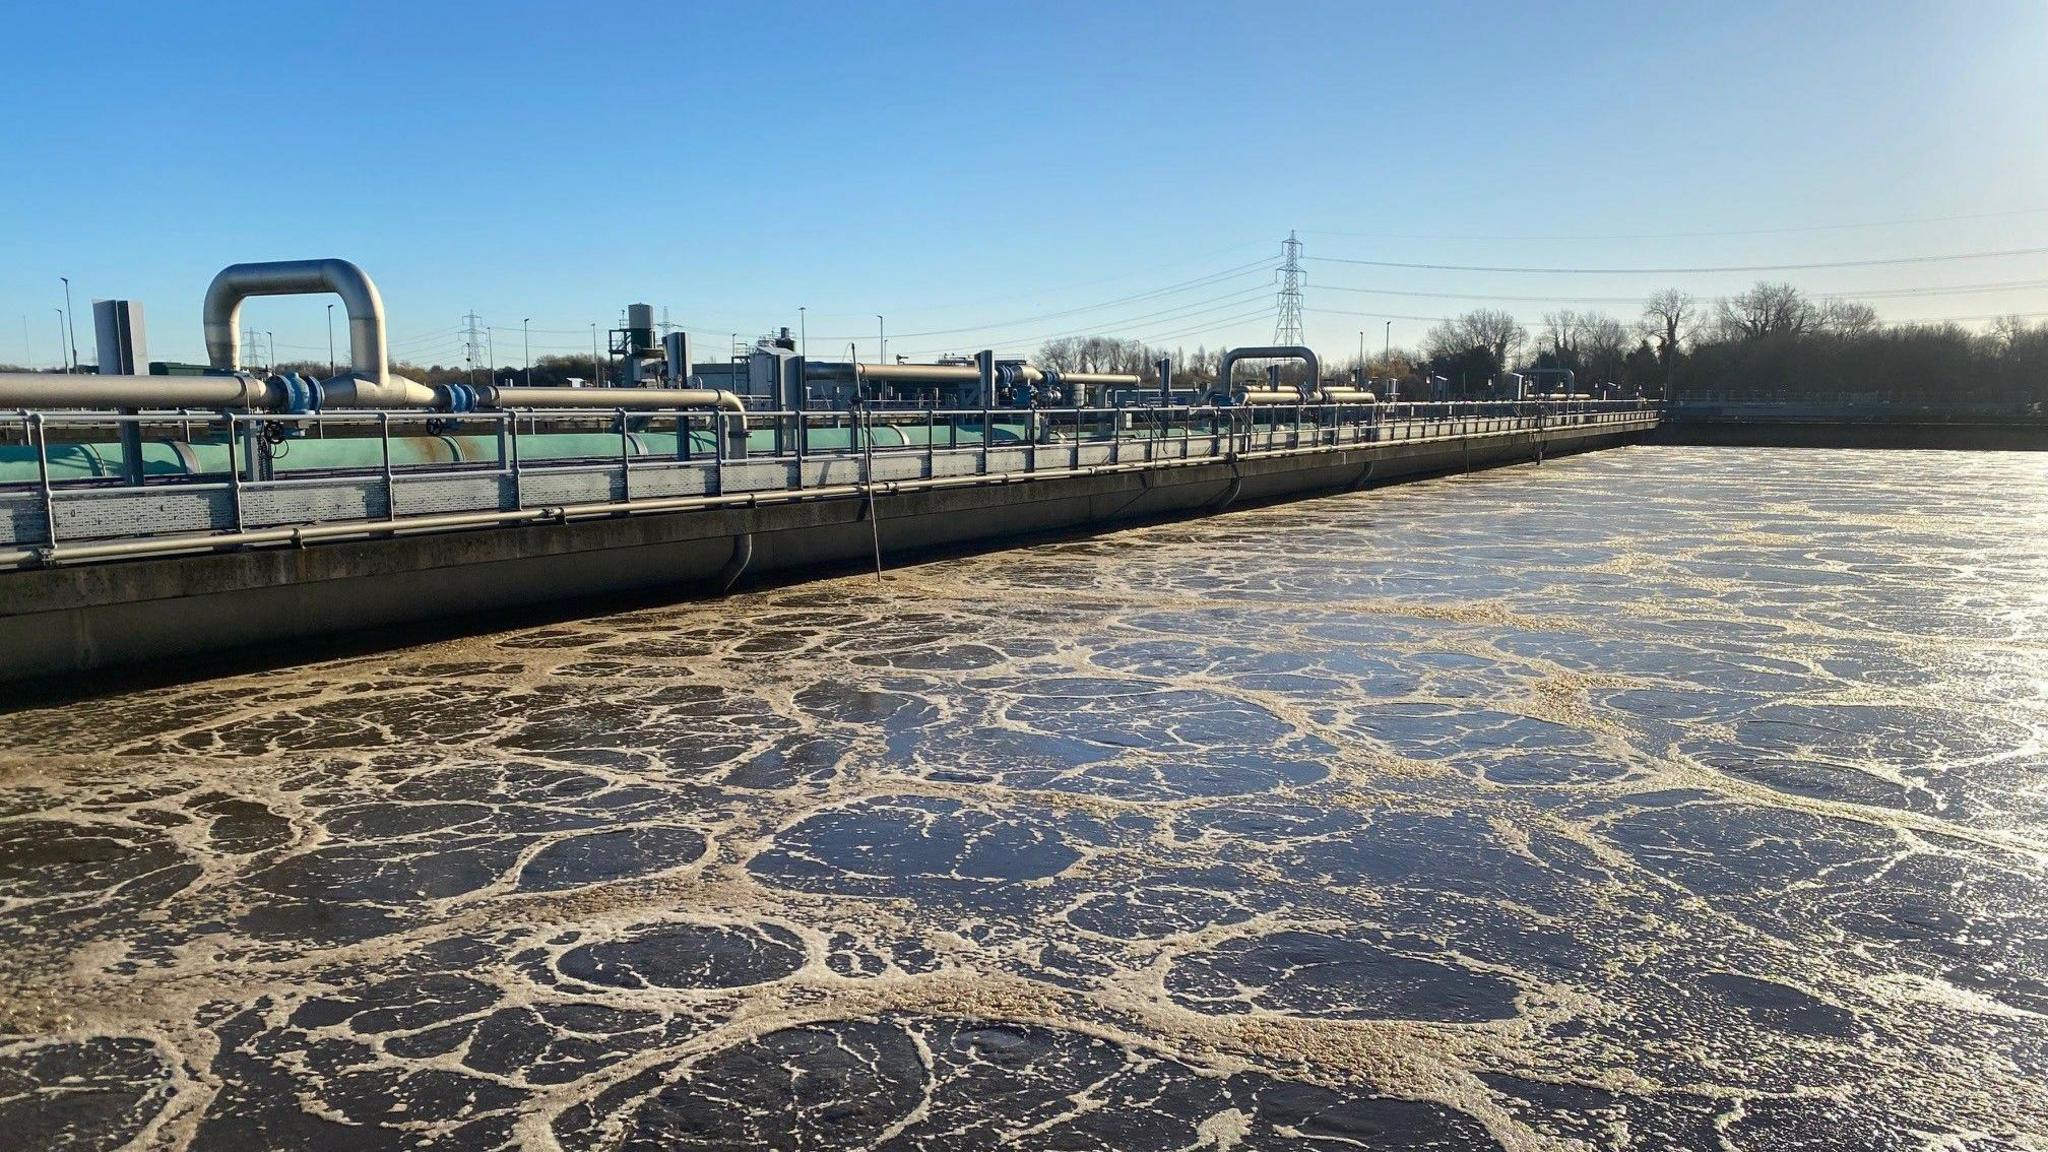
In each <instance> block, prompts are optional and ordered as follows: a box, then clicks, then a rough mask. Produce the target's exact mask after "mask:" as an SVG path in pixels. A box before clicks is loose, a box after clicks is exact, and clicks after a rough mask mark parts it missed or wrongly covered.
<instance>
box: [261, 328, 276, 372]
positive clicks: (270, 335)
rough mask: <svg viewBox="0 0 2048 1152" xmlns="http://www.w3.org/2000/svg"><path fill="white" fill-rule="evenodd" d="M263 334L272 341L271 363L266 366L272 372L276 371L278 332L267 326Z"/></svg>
mask: <svg viewBox="0 0 2048 1152" xmlns="http://www.w3.org/2000/svg"><path fill="white" fill-rule="evenodd" d="M263 336H264V338H265V339H267V340H269V341H270V363H269V364H267V365H265V367H267V368H269V369H270V370H271V371H272V372H275V371H277V333H275V332H272V331H271V330H270V329H268V328H265V329H264V330H263Z"/></svg>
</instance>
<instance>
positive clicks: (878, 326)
mask: <svg viewBox="0 0 2048 1152" xmlns="http://www.w3.org/2000/svg"><path fill="white" fill-rule="evenodd" d="M875 360H876V362H877V363H881V364H887V363H888V362H889V330H888V328H886V327H885V326H884V324H883V320H882V314H881V313H880V312H877V313H875Z"/></svg>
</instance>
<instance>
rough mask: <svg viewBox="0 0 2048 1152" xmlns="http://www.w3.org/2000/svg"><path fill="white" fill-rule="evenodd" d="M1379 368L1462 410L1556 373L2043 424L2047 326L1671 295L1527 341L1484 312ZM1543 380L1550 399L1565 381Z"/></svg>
mask: <svg viewBox="0 0 2048 1152" xmlns="http://www.w3.org/2000/svg"><path fill="white" fill-rule="evenodd" d="M1376 367H1380V366H1376ZM1384 367H1385V368H1387V369H1388V372H1387V374H1389V375H1392V374H1395V373H1396V372H1398V370H1399V369H1400V368H1403V367H1405V368H1407V373H1406V375H1407V377H1408V379H1409V382H1410V385H1413V386H1423V387H1429V386H1433V387H1434V390H1435V391H1436V392H1437V393H1449V394H1452V395H1460V396H1471V395H1498V394H1499V393H1500V391H1501V389H1502V383H1501V381H1502V380H1503V379H1504V373H1506V372H1508V371H1516V372H1522V373H1524V374H1528V373H1542V372H1543V370H1545V369H1551V370H1555V369H1564V370H1568V371H1570V372H1571V373H1572V374H1573V379H1574V383H1575V385H1576V387H1577V388H1578V389H1579V390H1580V391H1592V392H1609V393H1613V394H1619V395H1643V396H1653V397H1654V396H1662V395H1669V396H1671V397H1672V398H1674V399H1678V400H1685V399H1725V400H1752V401H1754V400H1783V401H1792V402H1801V401H1805V402H1816V403H1825V404H1837V405H1838V404H1866V405H1881V406H1890V407H1915V408H1928V409H1942V410H1952V411H1975V412H1983V413H2011V414H2031V415H2042V414H2044V411H2048V325H2044V324H2028V323H2027V322H2025V321H2024V320H2021V319H2019V318H2017V317H2013V318H2008V319H2004V320H2000V321H1998V322H1996V323H1994V324H1993V325H1991V326H1990V328H1989V329H1988V330H1987V331H1983V332H1975V331H1971V330H1970V329H1968V328H1965V327H1963V326H1961V325H1959V324H1954V323H1934V324H1885V323H1884V322H1882V321H1881V320H1879V319H1878V316H1877V313H1876V312H1875V311H1874V310H1873V309H1872V308H1871V307H1870V306H1869V305H1868V304H1862V303H1858V302H1856V301H1849V300H1837V299H1832V298H1822V299H1815V298H1813V297H1809V296H1807V295H1806V294H1805V293H1803V292H1801V291H1800V290H1799V289H1798V288H1796V287H1794V286H1793V285H1791V284H1785V283H1778V282H1770V281H1766V282H1762V283H1759V284H1757V285H1755V286H1754V287H1752V288H1750V289H1749V290H1748V291H1745V292H1739V293H1736V294H1735V295H1733V296H1729V297H1726V298H1723V299H1719V300H1712V301H1709V300H1702V299H1700V298H1698V297H1695V296H1693V295H1691V294H1690V293H1687V292H1683V291H1680V290H1678V289H1666V290H1664V291H1662V292H1658V293H1656V294H1654V295H1652V296H1651V297H1649V298H1648V299H1647V300H1645V301H1644V302H1643V307H1642V310H1641V312H1640V313H1639V314H1638V315H1637V316H1636V317H1635V318H1634V319H1633V320H1632V321H1624V320H1622V319H1619V318H1617V317H1613V316H1609V315H1604V314H1601V313H1591V312H1575V311H1557V312H1547V313H1545V314H1544V315H1543V317H1542V325H1541V327H1540V328H1538V329H1537V331H1536V332H1535V333H1534V334H1533V335H1532V334H1531V333H1530V332H1529V330H1528V329H1527V328H1525V327H1523V325H1522V324H1521V323H1520V322H1518V321H1517V320H1516V318H1515V317H1514V316H1512V315H1510V314H1509V313H1506V312H1502V311H1497V310H1492V309H1479V310H1476V311H1473V312H1468V313H1466V314H1464V315H1462V316H1458V317H1454V318H1452V319H1448V320H1445V321H1443V322H1441V323H1439V324H1437V325H1436V326H1435V327H1433V328H1431V329H1430V330H1429V333H1428V335H1427V336H1425V337H1424V340H1423V348H1422V352H1421V354H1420V356H1418V357H1415V358H1414V360H1413V362H1411V363H1409V364H1406V365H1387V366H1384ZM1423 373H1427V374H1428V376H1433V377H1435V378H1436V379H1435V380H1434V381H1432V380H1429V379H1427V378H1426V377H1424V376H1423ZM1376 374H1377V373H1376ZM1538 379H1539V380H1542V381H1544V382H1545V383H1544V385H1543V386H1544V387H1545V388H1546V389H1547V388H1549V387H1552V386H1554V383H1553V382H1555V381H1558V380H1560V379H1561V377H1560V376H1558V375H1554V374H1547V373H1544V374H1540V375H1539V376H1538Z"/></svg>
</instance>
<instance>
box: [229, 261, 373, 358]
mask: <svg viewBox="0 0 2048 1152" xmlns="http://www.w3.org/2000/svg"><path fill="white" fill-rule="evenodd" d="M321 292H332V293H334V294H335V295H337V296H339V297H341V302H342V307H343V308H344V309H346V310H347V312H348V345H349V368H350V370H351V371H352V372H353V373H354V374H355V375H357V376H362V377H366V378H368V379H369V380H370V381H371V382H372V383H374V384H377V385H379V386H380V387H381V386H383V385H386V384H389V383H390V374H391V368H390V356H389V349H388V347H387V343H386V338H385V329H384V298H383V296H382V295H380V294H379V293H378V291H377V285H376V282H375V281H373V280H371V279H370V275H369V273H367V272H365V271H363V270H362V268H360V267H358V266H357V265H356V264H355V263H353V262H351V261H348V260H341V259H337V258H333V257H329V258H326V259H321V260H272V261H263V262H258V263H250V264H230V265H228V266H227V267H225V268H223V269H221V270H220V271H219V272H218V273H216V274H215V275H214V277H213V282H212V283H211V284H208V285H207V287H206V303H205V306H204V316H203V319H204V322H205V327H206V358H207V360H208V362H209V363H211V364H212V365H213V366H214V367H215V368H230V369H239V368H240V367H241V360H242V333H241V316H242V302H243V301H244V300H246V299H248V298H249V297H251V296H301V295H312V294H316V293H321Z"/></svg>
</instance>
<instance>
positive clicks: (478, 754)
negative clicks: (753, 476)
mask: <svg viewBox="0 0 2048 1152" xmlns="http://www.w3.org/2000/svg"><path fill="white" fill-rule="evenodd" d="M883 514H884V515H885V516H886V515H887V505H886V503H885V504H884V507H883ZM998 1145H1000V1146H1009V1147H1018V1148H1036V1149H1093V1148H1126V1149H1158V1150H1167V1149H1195V1148H1213V1149H1219V1150H1224V1149H1255V1148H1278V1147H1287V1148H1310V1149H1314V1148H1328V1149H1358V1148H1366V1149H1407V1148H1445V1149H1449V1148H1468V1147H1481V1148H1483V1147H1495V1146H1498V1147H1502V1148H1507V1149H1571V1148H1632V1149H1657V1148H1666V1147H1672V1146H1678V1147H1688V1148H1732V1149H1742V1150H1755V1152H1762V1150H1766V1149H1789V1148H1858V1149H1860V1148H1877V1149H1893V1148H1897V1149H1910V1148H1927V1149H1950V1150H1961V1149H1982V1150H1990V1149H2019V1148H2034V1149H2039V1148H2048V457H2042V456H2031V455H2019V454H2013V455H1997V454H1967V453H1909V452H1895V453H1876V452H1869V453H1864V452H1808V451H1778V450H1770V451H1766V450H1740V449H1665V448H1655V449H1653V448H1636V449H1626V450H1617V451H1611V452H1606V453H1600V454H1595V455H1588V456H1580V457H1573V458H1569V459H1565V460H1553V461H1551V462H1549V463H1547V464H1544V465H1542V466H1540V467H1521V468H1513V469H1506V470H1501V471H1496V472H1490V473H1485V474H1481V475H1475V476H1471V477H1461V478H1453V479H1445V480H1438V481H1431V482H1426V483H1421V484H1415V485H1409V486H1404V487H1399V488H1394V489H1387V490H1383V491H1376V492H1367V493H1359V494H1353V495H1347V496H1339V497H1332V498H1327V499H1321V500H1315V501H1308V502H1302V503H1297V504H1291V505H1286V506H1281V507H1273V508H1266V509H1257V510H1250V511H1245V512H1239V513H1233V514H1230V515H1227V516H1222V517H1217V518H1212V519H1208V520H1201V521H1193V522H1185V523H1176V524H1169V525H1163V526H1155V527H1148V528H1142V529H1138V530H1133V531H1126V532H1119V533H1115V534H1110V535H1104V536H1100V537H1096V538H1092V539H1087V540H1080V541H1074V542H1064V543H1055V544H1046V545H1041V546H1037V547H1032V548H1028V549H1024V550H1019V551H1009V552H999V553H991V554H988V555H984V556H978V557H971V558H965V559H954V560H945V561H940V562H935V563H930V564H925V565H921V566H916V567H910V568H904V569H897V570H894V571H891V572H890V573H889V574H888V579H887V582H886V584H884V585H882V586H879V587H878V586H877V585H876V583H875V581H874V578H873V577H872V576H871V575H870V576H865V577H848V578H843V579H836V580H831V581H826V582H822V583H815V584H808V585H802V586H795V587H788V588H782V589H776V590H770V591H764V592H756V593H751V594H743V595H738V596H734V597H732V598H730V599H727V600H723V601H718V602H711V603H693V604H685V605H679V606H674V607H667V608H660V609H652V610H644V611H634V612H628V613H624V614H619V615H613V616H608V617H604V618H600V619H593V620H588V621H583V622H578V623H570V624H552V625H548V626H544V627H525V628H513V629H512V630H509V631H506V632H503V633H499V634H496V635H491V636H485V637H480V638H473V639H467V640H462V641H455V642H448V643H437V644H431V645H427V646H423V647H418V648H413V649H408V650H404V651H397V652H389V653H384V654H379V655H374V656H367V657H358V658H350V659H345V660H337V661H331V662H327V663H321V664H315V665H311V666H305V667H298V668H288V669H280V670H277V671H270V672H262V673H257V674H251V675H245V676H237V677H233V678H228V679H217V680H212V681H208V682H205V683H197V684H191V685H187V686H183V687H177V688H170V689H161V690H149V691H129V692H123V693H121V694H117V695H112V696H109V697H106V698H102V699H99V700H96V701H92V702H89V703H83V704H73V705H68V706H65V707H58V708H43V709H37V710H30V711H22V712H17V713H14V714H11V715H7V716H0V1146H7V1147H22V1148H45V1147H53V1148H66V1149H115V1148H122V1147H133V1148H180V1149H183V1148H190V1149H205V1150H214V1149H267V1148H322V1149H326V1148H336V1149H387V1148H388V1149H421V1148H431V1149H456V1148H462V1149H468V1148H520V1149H568V1150H583V1149H647V1150H653V1149H664V1150H667V1149H713V1148H734V1147H772V1148H783V1149H799V1148H800V1149H863V1148H874V1147H883V1148H890V1149H955V1148H960V1149H965V1148H984V1147H991V1146H998Z"/></svg>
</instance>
